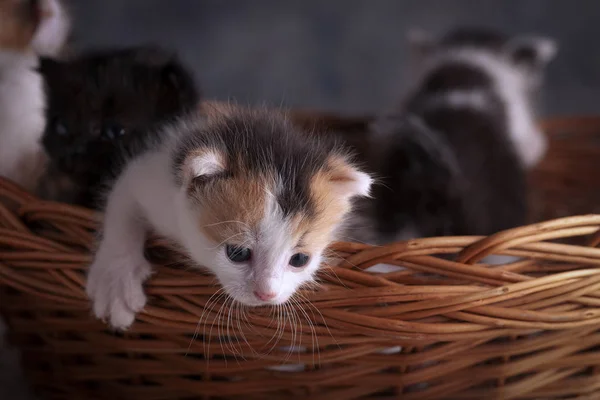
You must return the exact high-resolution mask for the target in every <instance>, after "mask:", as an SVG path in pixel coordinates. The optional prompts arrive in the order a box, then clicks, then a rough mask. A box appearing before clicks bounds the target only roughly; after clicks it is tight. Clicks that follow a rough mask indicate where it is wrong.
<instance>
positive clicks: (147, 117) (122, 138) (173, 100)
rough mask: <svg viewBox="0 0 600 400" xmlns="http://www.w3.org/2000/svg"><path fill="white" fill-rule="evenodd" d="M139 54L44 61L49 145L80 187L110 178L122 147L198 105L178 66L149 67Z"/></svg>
mask: <svg viewBox="0 0 600 400" xmlns="http://www.w3.org/2000/svg"><path fill="white" fill-rule="evenodd" d="M135 55H136V51H135V50H134V51H117V52H115V53H106V54H104V55H100V56H92V57H87V58H86V57H84V58H81V59H76V60H74V61H71V62H54V61H49V60H44V61H43V63H42V68H41V70H42V73H43V75H44V78H45V80H46V84H47V96H48V110H47V121H48V122H47V126H46V130H45V133H44V137H43V144H44V147H45V149H46V151H47V153H48V155H49V157H50V159H51V160H52V162H53V163H54V164H55V165H56V166H57V167H58V169H59V170H61V171H62V172H63V173H65V174H67V175H69V176H70V177H71V178H72V179H73V180H75V181H76V182H78V183H80V184H85V183H86V182H88V181H89V180H90V178H93V177H95V176H97V175H102V174H106V173H107V172H108V171H106V169H107V168H110V165H109V163H108V159H109V156H112V155H114V153H115V151H116V149H117V147H119V146H122V145H123V144H124V143H128V142H129V140H131V138H132V137H135V136H136V135H141V134H144V132H146V131H147V130H148V129H151V127H153V126H154V124H156V123H158V122H160V121H162V120H163V119H166V118H170V117H173V116H174V115H176V114H177V113H179V112H181V111H182V110H187V109H189V108H191V107H193V106H194V105H195V103H196V100H197V99H196V94H195V88H194V87H193V83H190V84H189V85H187V82H182V81H184V80H185V79H186V78H187V77H183V78H182V77H181V76H180V75H181V74H183V72H180V71H179V70H176V68H178V67H177V66H176V65H175V66H174V65H171V64H165V65H147V64H144V62H143V61H139V60H138V59H136V58H135ZM186 85H187V86H186Z"/></svg>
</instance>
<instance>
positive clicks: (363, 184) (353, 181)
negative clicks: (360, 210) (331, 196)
mask: <svg viewBox="0 0 600 400" xmlns="http://www.w3.org/2000/svg"><path fill="white" fill-rule="evenodd" d="M331 167H332V171H331V177H330V178H329V182H331V184H332V185H333V187H334V188H335V190H336V191H337V192H338V193H339V194H341V195H342V196H347V197H354V196H368V195H369V191H370V189H371V183H372V181H373V180H372V178H371V177H370V176H369V175H368V174H366V173H364V172H362V171H360V170H358V169H357V168H355V167H354V166H352V165H350V164H348V163H347V162H346V161H345V160H340V159H336V160H332V162H331Z"/></svg>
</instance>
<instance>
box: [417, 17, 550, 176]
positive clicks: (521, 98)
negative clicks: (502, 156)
mask: <svg viewBox="0 0 600 400" xmlns="http://www.w3.org/2000/svg"><path fill="white" fill-rule="evenodd" d="M410 41H411V46H412V49H413V54H414V57H413V58H414V61H415V66H414V73H415V81H416V82H418V83H417V87H419V85H421V84H422V82H423V79H426V78H427V77H428V76H429V75H430V74H431V73H432V72H434V71H436V70H439V69H440V68H441V67H443V66H444V65H455V66H466V67H468V68H469V69H471V70H475V71H478V72H479V73H481V74H484V75H485V76H486V77H487V79H489V86H491V88H490V89H491V90H493V91H494V92H495V93H496V95H497V97H498V100H499V101H501V102H502V103H503V107H504V109H505V112H506V114H507V115H506V118H507V121H508V124H509V125H508V127H507V130H508V134H509V137H510V139H511V141H512V142H513V144H514V146H515V149H516V151H517V154H518V156H519V159H520V161H521V163H522V164H523V165H524V166H525V167H526V168H530V167H532V166H534V165H536V164H537V162H538V161H539V160H540V159H541V158H542V157H543V156H544V154H545V152H546V148H547V140H546V137H545V136H544V133H543V132H541V131H540V129H539V127H538V125H537V118H536V117H537V116H536V111H537V109H536V108H537V106H538V105H537V104H536V99H537V96H538V94H539V91H540V89H541V85H542V83H543V78H544V75H545V68H546V66H547V64H548V63H549V62H550V61H551V60H552V59H553V58H554V57H555V55H556V52H557V45H556V43H555V42H554V41H553V40H552V39H549V38H545V37H538V36H517V37H508V36H505V35H503V34H501V33H499V32H495V31H491V30H487V29H481V28H463V29H457V30H455V31H452V32H450V33H449V34H447V35H445V36H444V37H442V38H441V39H440V40H435V39H434V38H432V37H431V36H429V35H427V34H426V33H424V32H419V31H413V32H412V33H411V34H410ZM450 79H452V78H450ZM481 89H482V88H481V87H479V86H475V87H459V88H452V90H439V91H438V92H437V93H436V94H437V96H438V97H437V98H435V97H432V98H430V99H429V102H430V104H431V105H432V106H433V105H435V104H442V105H446V106H452V105H454V106H456V107H458V108H461V107H464V106H471V107H472V108H478V107H479V108H481V107H485V106H486V104H485V103H486V100H485V99H484V97H483V96H482V95H483V93H482V92H481ZM483 89H485V90H488V87H485V88H483ZM417 90H418V89H417Z"/></svg>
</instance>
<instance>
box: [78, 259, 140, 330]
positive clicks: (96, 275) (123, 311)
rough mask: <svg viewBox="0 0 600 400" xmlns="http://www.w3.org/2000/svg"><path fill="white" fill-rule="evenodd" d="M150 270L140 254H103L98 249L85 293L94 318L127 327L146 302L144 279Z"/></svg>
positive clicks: (122, 327) (114, 326)
mask: <svg viewBox="0 0 600 400" xmlns="http://www.w3.org/2000/svg"><path fill="white" fill-rule="evenodd" d="M151 273H152V270H151V266H150V263H148V261H146V259H145V258H144V256H143V255H142V254H140V255H134V254H127V255H120V256H114V255H106V254H103V252H102V251H99V252H98V255H97V256H96V259H95V260H94V262H93V263H92V265H91V266H90V270H89V273H88V278H87V286H86V292H87V295H88V297H89V298H90V300H91V301H92V307H93V311H94V314H95V315H96V317H97V318H99V319H102V320H104V321H108V323H109V324H110V325H111V326H112V327H113V328H116V329H120V330H124V329H127V328H128V327H129V326H130V325H131V324H132V323H133V321H134V320H135V314H136V313H138V312H139V311H141V310H142V309H143V308H144V306H145V305H146V295H145V294H144V289H143V286H142V284H143V282H144V281H145V280H146V279H147V278H148V277H149V276H150V274H151Z"/></svg>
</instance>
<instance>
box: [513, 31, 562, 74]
mask: <svg viewBox="0 0 600 400" xmlns="http://www.w3.org/2000/svg"><path fill="white" fill-rule="evenodd" d="M506 52H507V53H508V55H509V57H510V58H511V59H512V60H513V61H514V62H515V63H516V64H518V65H522V66H525V67H529V68H543V67H545V66H546V65H547V64H548V63H549V62H550V61H552V59H554V57H555V56H556V53H557V52H558V44H557V43H556V41H554V40H553V39H551V38H547V37H541V36H519V37H516V38H514V39H512V40H510V41H509V43H508V44H507V47H506Z"/></svg>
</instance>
